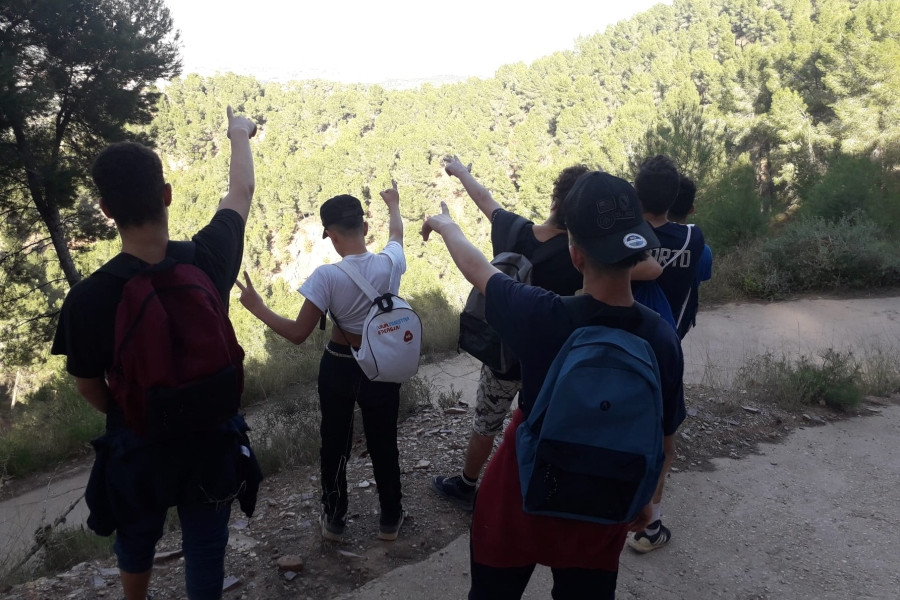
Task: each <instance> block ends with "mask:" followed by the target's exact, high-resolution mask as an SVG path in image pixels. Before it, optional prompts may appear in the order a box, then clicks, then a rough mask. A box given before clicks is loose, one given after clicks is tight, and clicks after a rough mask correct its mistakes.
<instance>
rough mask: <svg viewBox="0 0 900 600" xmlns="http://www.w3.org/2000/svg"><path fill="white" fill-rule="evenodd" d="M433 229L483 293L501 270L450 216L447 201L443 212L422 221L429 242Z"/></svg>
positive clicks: (423, 234)
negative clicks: (492, 278) (467, 237)
mask: <svg viewBox="0 0 900 600" xmlns="http://www.w3.org/2000/svg"><path fill="white" fill-rule="evenodd" d="M432 231H433V232H435V233H437V234H439V235H440V236H441V238H443V240H444V243H445V244H447V250H449V251H450V257H451V258H452V259H453V262H455V263H456V266H457V268H459V270H460V272H461V273H462V274H463V276H464V277H465V278H466V279H467V280H468V281H469V283H471V284H472V285H474V286H475V288H476V289H477V290H478V291H479V292H481V293H482V294H483V293H484V290H485V288H486V287H487V282H488V280H489V279H490V278H491V277H493V276H494V275H495V274H496V273H499V272H500V271H499V270H498V269H497V267H495V266H494V265H492V264H491V263H490V262H488V259H487V258H485V257H484V254H482V253H481V252H480V251H479V250H478V248H476V247H475V246H473V245H472V242H470V241H469V240H468V239H466V236H465V234H464V233H463V232H462V229H460V228H459V225H457V224H456V223H455V222H454V221H453V219H452V218H450V211H449V210H448V209H447V204H446V203H445V202H441V214H439V215H434V216H433V217H428V218H427V219H425V222H424V223H422V239H423V240H425V241H426V242H427V241H428V236H429V235H430V234H431V232H432Z"/></svg>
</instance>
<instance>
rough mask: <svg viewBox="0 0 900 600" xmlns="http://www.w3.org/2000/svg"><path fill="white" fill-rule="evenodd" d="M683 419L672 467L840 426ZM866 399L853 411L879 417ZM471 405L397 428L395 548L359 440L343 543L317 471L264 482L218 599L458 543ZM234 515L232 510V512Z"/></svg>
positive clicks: (170, 583) (169, 543)
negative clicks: (448, 492)
mask: <svg viewBox="0 0 900 600" xmlns="http://www.w3.org/2000/svg"><path fill="white" fill-rule="evenodd" d="M686 397H687V399H688V400H687V405H688V419H687V421H686V422H685V423H684V424H683V425H682V427H681V429H680V431H679V442H678V456H677V459H676V462H675V465H674V469H675V470H677V471H688V470H706V469H710V468H712V467H711V463H710V459H712V458H715V457H732V458H740V457H742V456H745V455H747V454H748V453H752V452H754V451H755V449H756V447H757V444H758V443H759V442H762V441H765V442H773V441H777V440H778V439H779V438H781V437H782V436H784V435H786V434H787V433H789V432H791V431H793V430H794V429H795V428H797V427H798V426H801V425H805V426H809V425H816V424H824V423H825V422H827V421H829V420H834V419H840V418H845V416H846V414H837V413H834V412H832V411H829V410H826V409H824V408H807V409H806V412H805V413H802V414H797V413H791V412H787V411H785V410H781V409H779V408H776V407H773V406H769V405H760V404H754V403H752V402H750V401H749V400H748V399H747V397H746V396H744V395H742V394H741V393H740V392H737V393H732V392H720V391H717V390H713V389H709V388H705V387H702V386H688V388H687V389H686ZM872 402H877V400H874V399H873V400H871V401H870V402H868V403H866V404H864V405H863V407H862V408H860V409H859V411H858V414H865V413H867V412H875V411H877V410H878V409H877V407H874V406H873V404H872ZM470 419H471V411H470V409H468V408H466V407H462V406H460V407H453V408H449V409H445V410H437V409H431V408H428V409H422V410H420V411H419V412H417V413H415V414H413V415H412V416H410V417H409V418H408V419H407V420H406V421H404V422H403V423H402V424H401V427H400V455H401V469H402V472H403V486H404V488H403V492H404V505H405V507H406V509H407V510H408V512H409V517H408V519H407V521H406V523H405V524H404V526H403V530H402V531H401V534H400V537H399V539H398V540H397V541H395V542H383V541H379V540H378V539H377V538H376V534H377V531H378V508H377V495H376V491H375V482H374V479H373V476H372V469H371V463H370V462H369V461H368V458H367V456H366V453H365V444H364V442H363V440H362V439H360V440H358V441H357V443H356V445H355V446H354V454H353V457H352V459H351V461H350V463H349V465H348V469H347V471H348V481H349V482H350V488H351V489H350V509H351V513H350V514H351V518H350V521H349V524H348V527H347V532H346V534H345V541H344V542H343V543H340V544H335V543H326V542H323V541H322V540H321V538H320V535H319V530H318V516H319V510H320V508H319V506H320V505H319V502H318V494H319V482H318V478H317V467H316V466H314V465H313V466H307V467H302V468H299V469H295V470H290V471H286V472H281V473H278V474H277V475H274V476H271V477H269V478H268V479H267V480H266V481H265V482H264V483H263V486H262V489H261V490H260V500H259V504H258V508H257V512H256V514H255V515H254V516H253V518H252V519H247V518H246V517H245V516H244V515H242V514H239V513H237V512H236V514H234V515H233V517H232V522H231V537H230V541H229V545H230V549H229V552H228V555H227V559H226V582H225V584H226V589H227V591H226V593H225V598H234V599H238V598H240V599H242V600H243V599H246V600H257V599H258V600H262V599H267V600H269V599H280V598H285V599H286V598H292V599H293V598H300V599H304V598H309V599H316V600H318V599H323V598H332V597H335V596H338V595H340V594H342V593H344V592H347V591H349V590H352V589H354V588H356V587H359V586H360V585H362V584H363V583H365V582H367V581H369V580H371V579H373V578H376V577H378V576H380V575H382V574H384V573H386V572H388V571H390V570H392V569H394V568H396V567H398V566H401V565H404V564H408V563H413V562H417V561H420V560H423V559H424V558H426V557H427V556H429V555H430V554H431V553H433V552H435V551H437V550H439V549H441V548H443V547H444V546H445V545H446V544H448V543H449V542H450V541H452V540H453V539H455V538H456V537H457V536H459V534H460V533H462V532H463V531H465V528H466V527H467V524H468V520H469V515H468V514H466V513H464V512H461V511H460V510H459V509H457V508H455V507H454V506H452V505H451V504H449V503H447V502H445V501H443V500H442V499H441V498H439V497H437V496H436V495H435V494H434V493H433V492H432V491H431V489H430V487H429V482H430V479H431V477H432V476H434V475H439V474H452V473H455V472H457V471H458V469H459V467H460V465H461V463H462V457H463V453H464V449H465V443H466V439H467V435H468V432H469V427H470ZM235 511H237V508H236V507H235ZM179 546H180V539H179V533H178V532H177V531H173V532H171V533H168V534H166V536H165V537H164V538H163V540H162V541H161V542H160V544H159V545H158V549H159V554H158V556H157V563H156V566H155V568H154V577H153V581H152V589H151V591H152V593H153V596H154V598H156V599H157V600H159V599H168V598H183V597H184V587H183V578H184V563H183V560H181V558H180V555H179V552H178V549H179ZM114 567H115V561H114V559H112V558H110V559H104V560H98V561H91V562H86V563H82V564H79V565H77V566H76V567H74V568H72V569H70V570H68V571H66V572H64V573H60V574H58V575H56V576H54V577H45V578H41V579H38V580H35V581H32V582H29V583H26V584H23V585H20V586H17V587H14V588H11V589H6V590H3V591H2V592H0V596H2V597H3V598H8V599H10V600H12V599H23V600H24V599H28V600H31V599H45V598H54V599H56V598H68V599H73V600H74V599H87V598H119V597H121V588H120V587H119V585H118V578H117V570H116V569H115V568H114Z"/></svg>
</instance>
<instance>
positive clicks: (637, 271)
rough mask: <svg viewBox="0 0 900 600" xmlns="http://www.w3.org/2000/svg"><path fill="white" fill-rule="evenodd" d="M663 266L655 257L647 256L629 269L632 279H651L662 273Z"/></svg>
mask: <svg viewBox="0 0 900 600" xmlns="http://www.w3.org/2000/svg"><path fill="white" fill-rule="evenodd" d="M662 272H663V268H662V265H661V264H659V263H658V262H657V261H656V259H655V258H653V257H652V256H648V257H647V258H645V259H644V260H642V261H641V262H639V263H638V264H636V265H635V266H634V268H633V269H632V270H631V280H632V281H653V280H654V279H656V278H657V277H659V276H660V275H662Z"/></svg>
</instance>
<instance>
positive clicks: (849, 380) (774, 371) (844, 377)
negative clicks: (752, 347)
mask: <svg viewBox="0 0 900 600" xmlns="http://www.w3.org/2000/svg"><path fill="white" fill-rule="evenodd" d="M737 384H738V386H740V387H741V388H743V389H744V390H746V391H747V392H748V393H749V394H750V395H751V397H752V398H754V400H756V401H757V402H770V401H772V402H775V403H776V404H777V405H779V406H781V407H783V408H788V409H793V410H796V409H799V408H802V407H803V406H808V405H813V404H819V405H822V406H829V407H831V408H834V409H836V410H842V411H843V410H847V409H849V408H852V407H854V406H856V405H857V404H859V401H860V399H861V398H862V387H861V385H862V367H861V365H860V364H859V363H858V362H857V361H856V360H855V359H854V357H853V353H852V352H838V351H836V350H833V349H831V348H829V349H827V350H825V351H824V352H822V354H821V355H820V357H819V360H813V359H811V358H810V357H808V356H805V355H804V356H801V357H800V358H799V359H797V360H796V361H791V360H790V359H789V358H787V357H785V356H780V357H778V356H775V355H774V354H772V353H771V352H767V353H766V354H762V355H760V356H756V357H753V358H751V359H750V360H748V361H747V362H746V363H745V364H744V365H743V366H742V367H741V369H740V371H739V372H738V376H737Z"/></svg>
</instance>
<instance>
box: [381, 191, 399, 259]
mask: <svg viewBox="0 0 900 600" xmlns="http://www.w3.org/2000/svg"><path fill="white" fill-rule="evenodd" d="M381 199H382V200H384V203H385V204H387V207H388V218H389V221H388V240H389V241H391V242H397V243H398V244H400V245H401V246H402V245H403V219H402V218H400V194H399V193H398V192H397V182H396V181H394V180H393V179H391V187H389V188H387V189H386V190H384V191H383V192H381Z"/></svg>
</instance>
